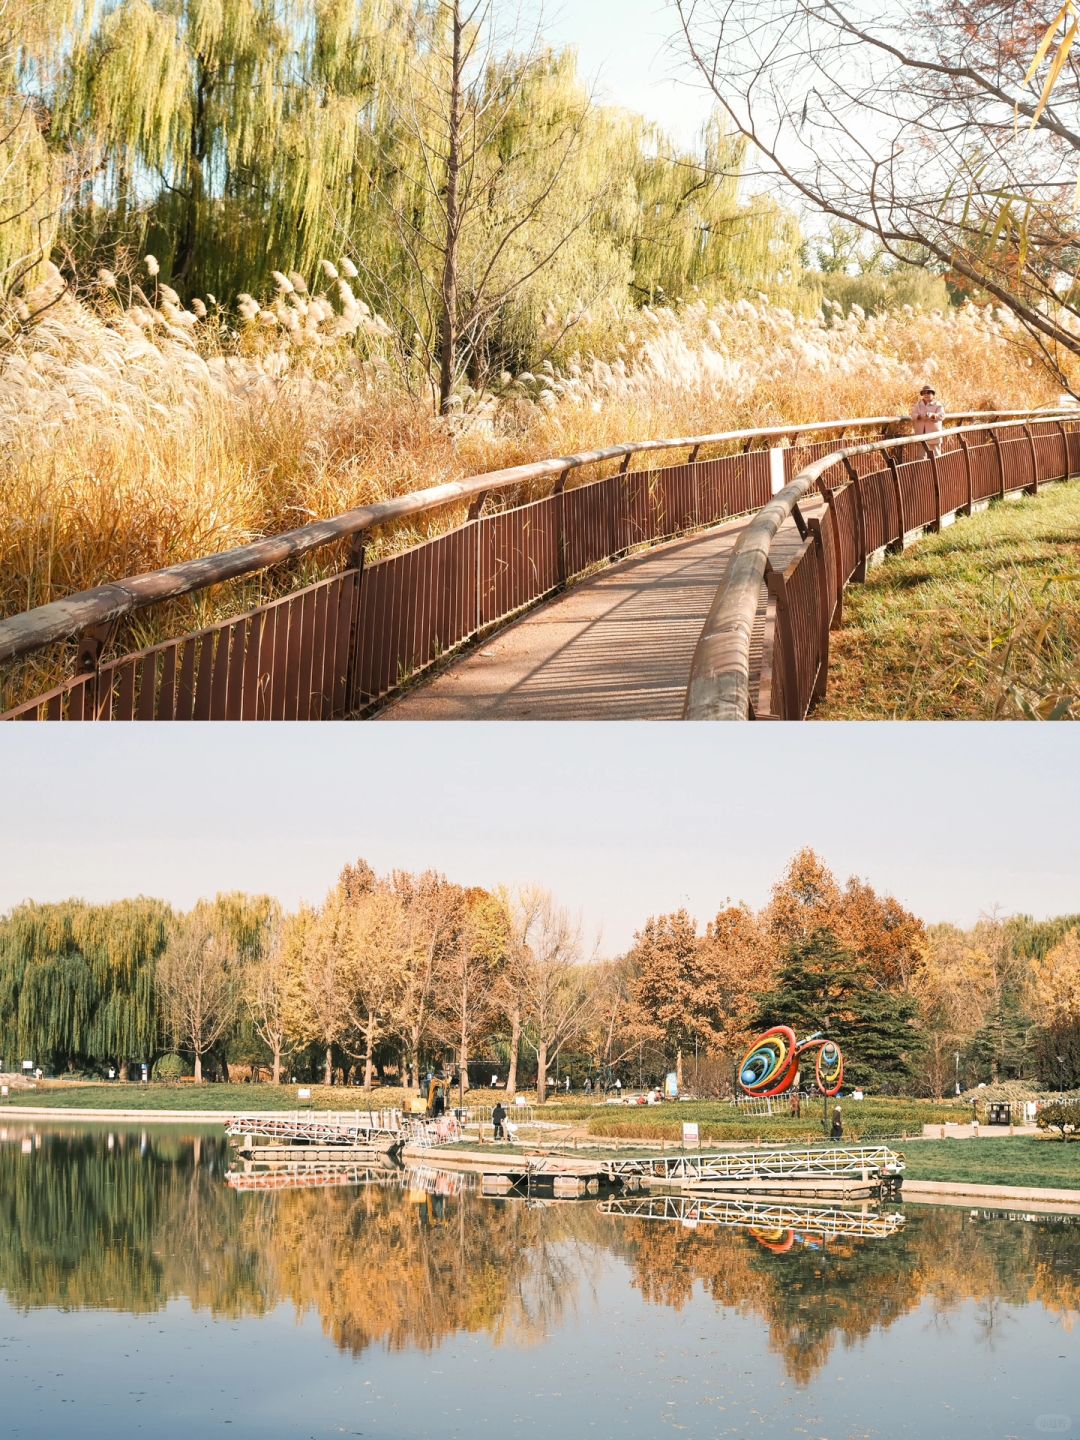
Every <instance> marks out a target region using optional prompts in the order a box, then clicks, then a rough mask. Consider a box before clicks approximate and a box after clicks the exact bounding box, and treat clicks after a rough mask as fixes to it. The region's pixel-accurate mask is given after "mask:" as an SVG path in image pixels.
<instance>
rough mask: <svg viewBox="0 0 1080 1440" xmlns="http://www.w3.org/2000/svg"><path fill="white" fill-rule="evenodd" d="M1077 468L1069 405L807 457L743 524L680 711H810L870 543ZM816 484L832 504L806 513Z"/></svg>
mask: <svg viewBox="0 0 1080 1440" xmlns="http://www.w3.org/2000/svg"><path fill="white" fill-rule="evenodd" d="M1078 473H1080V418H1078V417H1077V415H1076V412H1075V410H1074V411H1072V412H1071V413H1070V412H1064V413H1062V414H1060V415H1048V414H1046V413H1045V412H1044V413H1043V414H1032V415H1030V416H1028V417H1026V419H1025V420H1024V422H1022V423H1017V422H1016V421H1004V422H999V423H994V424H987V425H981V426H977V425H963V426H959V427H957V428H956V429H954V430H951V431H949V432H947V433H946V435H945V436H944V438H943V439H942V441H941V442H940V444H937V445H930V444H927V443H926V442H915V441H912V440H910V439H909V440H907V441H902V440H901V441H897V440H884V441H877V442H875V443H872V444H868V445H861V446H854V447H851V448H849V449H847V450H841V451H839V452H838V453H836V454H833V455H830V456H828V457H826V458H824V459H820V460H817V461H815V462H813V463H812V464H810V465H808V466H806V467H805V468H804V469H803V470H802V471H801V472H800V473H799V474H798V475H797V476H796V477H795V479H794V480H792V481H791V483H790V484H788V485H787V486H785V487H784V489H783V490H781V491H780V493H779V494H778V495H776V496H775V497H774V498H773V499H772V500H771V501H770V502H769V504H768V505H766V506H765V507H764V508H763V509H762V510H761V511H760V512H759V514H757V515H756V516H754V517H753V519H752V520H751V521H750V522H749V523H747V525H745V526H744V528H743V533H742V535H741V537H740V540H739V545H738V547H737V549H736V552H735V553H733V555H732V558H731V561H730V562H729V564H728V565H727V566H726V568H725V572H724V577H723V580H722V582H721V584H720V587H719V589H718V591H717V594H716V598H715V600H714V602H713V606H712V609H711V610H710V612H709V615H708V618H707V619H706V622H705V626H704V628H703V630H702V633H701V637H700V639H699V641H698V644H697V648H696V650H695V653H694V659H693V664H692V666H691V672H690V679H689V684H688V687H687V693H686V706H685V710H684V714H685V717H686V718H687V719H693V720H745V719H748V718H752V717H754V716H757V717H758V718H766V719H778V720H801V719H803V718H804V717H805V716H806V715H807V714H808V713H809V711H810V709H811V708H812V706H813V705H814V703H815V702H816V701H818V700H820V699H821V698H822V697H823V696H824V694H825V689H826V684H827V680H828V667H829V635H830V632H831V630H833V629H835V628H836V627H837V626H838V625H839V624H840V622H841V620H842V617H843V592H844V587H845V585H847V584H848V583H849V581H851V580H853V579H855V580H861V579H865V577H866V570H867V566H868V564H869V563H870V561H871V560H872V559H873V558H874V557H875V556H876V555H879V554H882V553H884V552H886V551H888V550H902V549H903V548H904V545H905V543H906V542H907V541H908V540H909V539H911V538H913V537H916V536H918V535H919V534H921V533H922V532H923V531H925V530H937V529H940V527H941V525H942V523H943V522H944V521H947V520H948V519H951V518H953V517H955V516H957V515H970V514H971V513H972V512H973V511H974V510H975V509H976V508H981V507H984V506H985V505H987V504H989V503H990V502H991V501H992V500H1005V499H1006V498H1007V497H1009V496H1010V495H1012V496H1016V495H1020V494H1029V495H1037V494H1038V491H1039V487H1040V485H1043V484H1046V483H1049V482H1050V481H1057V480H1067V479H1069V478H1070V477H1071V476H1073V475H1076V474H1078ZM812 496H818V497H820V499H821V500H823V501H824V508H823V509H822V510H821V512H820V514H818V515H816V516H812V517H810V518H806V517H805V516H803V515H802V513H801V507H803V506H805V504H806V502H807V500H808V498H810V497H812ZM792 518H795V519H796V521H797V523H798V524H799V528H800V530H801V531H802V532H803V541H802V544H801V545H800V546H799V548H798V550H797V551H796V553H795V554H794V555H792V554H791V552H790V547H789V546H788V545H786V543H785V539H784V537H785V533H786V530H787V527H788V525H789V522H790V520H791V519H792ZM763 587H764V590H763ZM763 593H764V596H765V603H766V612H765V617H764V623H763V624H762V620H761V604H762V598H763ZM758 633H760V651H761V653H760V655H758V654H756V653H755V645H754V637H755V634H758Z"/></svg>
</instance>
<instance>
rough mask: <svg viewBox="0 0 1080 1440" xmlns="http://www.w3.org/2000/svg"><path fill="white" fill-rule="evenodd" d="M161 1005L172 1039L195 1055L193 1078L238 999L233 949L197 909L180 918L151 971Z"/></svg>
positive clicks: (227, 1024)
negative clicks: (156, 964)
mask: <svg viewBox="0 0 1080 1440" xmlns="http://www.w3.org/2000/svg"><path fill="white" fill-rule="evenodd" d="M157 984H158V987H159V989H160V993H161V999H162V1008H163V1011H164V1014H165V1017H166V1021H167V1023H168V1025H169V1027H170V1029H171V1031H172V1034H173V1037H174V1039H175V1041H176V1043H178V1044H182V1045H185V1046H190V1047H191V1049H192V1050H193V1051H194V1054H195V1079H196V1080H197V1081H201V1080H202V1063H203V1056H204V1055H206V1053H207V1051H209V1050H211V1049H213V1047H214V1045H215V1044H216V1043H217V1041H218V1040H220V1039H221V1037H222V1036H223V1035H225V1034H226V1032H227V1031H228V1030H229V1028H230V1026H231V1025H232V1023H233V1021H234V1020H235V1019H236V1014H237V1009H238V1007H239V1002H240V964H239V949H238V946H237V945H236V944H235V943H233V942H232V941H231V940H230V939H229V937H228V935H227V934H226V933H225V931H224V929H223V928H222V926H220V925H216V924H214V922H213V919H212V917H211V916H210V915H209V914H208V913H206V912H205V911H204V910H203V909H201V908H200V909H196V910H194V911H193V912H192V913H191V914H190V915H188V916H186V917H185V918H184V919H183V920H181V921H180V922H179V923H178V924H177V926H176V929H175V930H174V932H173V934H172V935H171V937H170V939H169V943H168V945H167V947H166V949H165V953H164V954H163V956H162V957H161V961H160V962H159V965H158V971H157Z"/></svg>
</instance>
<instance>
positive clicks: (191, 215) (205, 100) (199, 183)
mask: <svg viewBox="0 0 1080 1440" xmlns="http://www.w3.org/2000/svg"><path fill="white" fill-rule="evenodd" d="M198 67H199V78H198V82H197V84H196V87H195V110H194V114H193V115H192V117H191V136H190V142H189V152H188V159H189V162H190V170H189V175H190V189H189V190H188V193H187V197H186V198H187V204H186V205H185V207H184V223H183V226H182V228H181V231H180V238H179V241H178V242H177V246H176V253H175V255H174V256H173V266H172V272H173V279H175V280H184V279H185V278H186V277H187V274H188V271H189V270H190V269H191V264H192V261H193V260H194V258H195V249H196V246H197V244H198V239H199V222H200V219H201V214H202V208H203V200H204V198H205V195H206V178H205V165H206V160H207V156H208V154H209V140H208V135H207V107H208V105H209V103H210V97H211V96H212V94H213V92H214V81H213V79H212V78H211V76H210V74H209V71H208V69H207V65H206V60H205V58H204V57H203V56H201V55H200V56H199V57H198Z"/></svg>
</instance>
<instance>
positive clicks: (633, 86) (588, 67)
mask: <svg viewBox="0 0 1080 1440" xmlns="http://www.w3.org/2000/svg"><path fill="white" fill-rule="evenodd" d="M537 10H539V11H540V12H541V13H542V17H543V31H544V33H545V35H546V36H547V37H548V38H549V39H550V40H551V41H552V42H553V43H555V44H558V45H573V46H575V47H576V48H577V50H578V54H579V57H580V60H581V71H582V74H583V75H584V76H585V77H586V78H587V79H588V80H590V81H592V82H594V83H595V84H596V87H597V98H598V99H600V100H604V101H607V102H609V103H612V104H616V105H624V106H626V107H627V109H631V110H636V111H638V112H639V113H641V114H644V115H646V116H647V117H648V118H649V119H650V120H656V121H658V122H659V123H660V124H661V125H663V126H664V128H665V129H666V130H667V131H668V132H669V133H671V134H672V135H673V136H674V137H675V138H676V139H677V140H679V141H681V142H682V143H683V144H686V145H689V144H691V143H692V142H693V141H694V139H695V138H696V137H697V135H698V133H699V132H700V130H701V127H702V126H703V125H704V123H705V121H706V120H707V119H708V117H709V113H710V111H711V109H712V104H713V101H712V96H711V95H709V94H708V93H707V92H706V91H705V89H704V87H703V86H702V85H701V83H700V82H697V81H695V78H694V76H693V75H692V74H691V72H690V70H689V69H688V68H687V67H686V66H685V65H684V64H682V63H681V61H680V59H679V57H678V55H677V54H676V53H675V52H674V51H673V50H672V49H671V46H670V44H669V42H670V40H671V39H672V37H673V36H676V35H677V34H678V30H679V17H678V13H677V11H676V10H675V7H674V5H673V4H672V3H671V0H578V3H576V4H575V3H573V0H543V4H542V5H540V4H539V3H538V0H525V7H524V14H526V15H535V13H536V12H537ZM677 77H678V78H677Z"/></svg>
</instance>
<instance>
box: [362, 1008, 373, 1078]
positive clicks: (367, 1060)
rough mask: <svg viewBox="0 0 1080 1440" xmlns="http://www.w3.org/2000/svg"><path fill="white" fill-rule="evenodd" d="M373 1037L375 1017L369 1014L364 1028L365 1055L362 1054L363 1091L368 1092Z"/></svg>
mask: <svg viewBox="0 0 1080 1440" xmlns="http://www.w3.org/2000/svg"><path fill="white" fill-rule="evenodd" d="M374 1035H375V1016H374V1015H372V1014H370V1013H369V1015H368V1021H367V1025H366V1026H365V1027H364V1050H365V1054H364V1089H365V1090H370V1089H371V1071H372V1066H373V1060H372V1055H371V1052H372V1050H373V1049H374V1048H375V1047H374V1045H373V1044H372V1040H373V1039H374Z"/></svg>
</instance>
